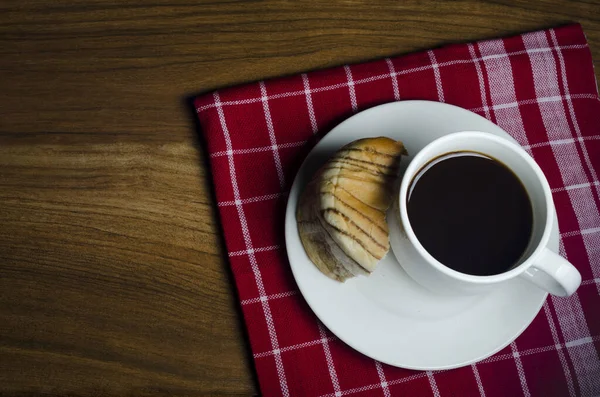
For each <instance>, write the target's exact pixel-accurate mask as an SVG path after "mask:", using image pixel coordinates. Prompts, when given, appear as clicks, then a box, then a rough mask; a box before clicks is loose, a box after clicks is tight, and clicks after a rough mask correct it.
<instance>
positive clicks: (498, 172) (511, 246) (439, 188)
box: [407, 152, 533, 276]
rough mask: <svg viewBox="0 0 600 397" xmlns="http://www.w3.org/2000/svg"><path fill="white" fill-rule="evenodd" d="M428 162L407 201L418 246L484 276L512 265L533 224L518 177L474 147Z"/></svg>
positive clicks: (445, 261) (447, 263) (446, 262)
mask: <svg viewBox="0 0 600 397" xmlns="http://www.w3.org/2000/svg"><path fill="white" fill-rule="evenodd" d="M438 160H439V159H438ZM430 164H433V165H431V166H430V167H431V168H429V169H427V168H425V171H424V172H422V174H421V175H420V177H419V175H417V177H416V178H415V180H413V182H412V186H411V188H409V196H408V202H407V206H408V219H409V220H410V224H411V226H412V228H413V230H414V232H415V234H416V236H417V239H418V240H419V242H420V243H421V244H422V245H423V247H425V249H426V250H427V251H428V252H429V253H430V254H431V255H432V256H433V257H434V258H435V259H437V260H438V261H439V262H441V263H442V264H444V265H445V266H447V267H449V268H451V269H454V270H456V271H459V272H461V273H467V274H473V275H477V276H489V275H494V274H500V273H503V272H505V271H507V270H508V269H510V268H511V267H512V266H513V265H515V264H516V263H517V261H518V260H519V259H520V257H521V256H522V255H523V253H524V252H525V250H526V248H527V245H528V244H529V239H530V237H531V229H532V226H533V214H532V209H531V202H530V200H529V196H528V195H527V191H526V190H525V187H524V186H523V184H522V183H521V181H520V180H519V178H518V177H517V176H516V175H515V174H514V173H513V172H512V171H511V170H510V169H508V168H507V167H506V166H505V165H504V164H502V163H500V162H499V161H496V160H495V159H492V158H489V157H485V156H482V155H479V154H477V153H473V152H460V153H456V154H454V155H453V156H450V157H448V158H445V159H441V160H439V162H438V163H435V160H434V161H433V162H432V163H430ZM426 167H427V166H426ZM411 189H412V191H411Z"/></svg>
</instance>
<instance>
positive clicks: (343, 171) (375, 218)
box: [297, 137, 406, 281]
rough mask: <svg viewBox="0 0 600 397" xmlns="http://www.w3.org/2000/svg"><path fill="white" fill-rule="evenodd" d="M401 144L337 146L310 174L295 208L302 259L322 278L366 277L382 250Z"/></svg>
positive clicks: (363, 142) (381, 139)
mask: <svg viewBox="0 0 600 397" xmlns="http://www.w3.org/2000/svg"><path fill="white" fill-rule="evenodd" d="M403 154H406V150H405V149H404V145H403V144H402V142H399V141H398V142H397V141H394V140H392V139H389V138H385V137H379V138H366V139H360V140H357V141H354V142H352V143H350V144H348V145H346V146H344V147H343V148H342V149H340V150H339V151H338V152H337V153H336V154H335V155H334V156H333V157H332V158H331V159H330V160H329V161H328V162H327V163H326V164H325V165H324V166H323V167H322V168H321V169H320V170H319V171H318V172H317V173H316V175H315V176H314V177H313V179H312V180H311V182H310V183H309V184H308V186H307V187H306V189H305V190H304V192H303V194H302V196H301V198H300V204H299V205H298V210H297V220H298V230H299V233H300V239H301V240H302V244H303V246H304V249H305V250H306V253H307V254H308V257H309V258H310V259H311V261H312V262H313V263H314V264H315V265H316V266H317V268H318V269H319V270H320V271H321V272H322V273H323V274H325V275H327V276H328V277H330V278H332V279H334V280H338V281H345V280H346V279H348V278H350V277H353V276H356V275H359V274H362V275H368V274H369V273H371V272H372V271H373V270H375V266H376V265H377V263H378V262H379V261H380V260H381V259H382V258H383V257H384V256H385V255H386V254H387V252H388V250H389V248H390V243H389V232H388V226H387V223H386V220H385V213H386V210H387V208H388V207H389V205H390V202H391V199H392V190H393V183H394V180H395V179H396V177H397V174H398V166H399V163H400V158H401V156H402V155H403Z"/></svg>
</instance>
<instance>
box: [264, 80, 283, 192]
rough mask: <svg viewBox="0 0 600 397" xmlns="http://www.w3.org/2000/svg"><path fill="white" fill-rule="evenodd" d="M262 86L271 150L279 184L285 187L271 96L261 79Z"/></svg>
mask: <svg viewBox="0 0 600 397" xmlns="http://www.w3.org/2000/svg"><path fill="white" fill-rule="evenodd" d="M258 85H259V86H260V94H261V95H262V104H263V111H264V113H265V121H266V123H267V130H269V140H270V141H271V150H273V160H274V161H275V168H276V169H277V177H278V178H279V186H281V188H282V189H283V188H284V187H285V177H284V175H283V167H282V166H281V159H280V158H279V149H278V148H277V139H276V138H275V129H274V128H273V120H272V119H271V110H270V109H269V97H268V96H267V87H266V86H265V82H264V81H261V82H260V83H258Z"/></svg>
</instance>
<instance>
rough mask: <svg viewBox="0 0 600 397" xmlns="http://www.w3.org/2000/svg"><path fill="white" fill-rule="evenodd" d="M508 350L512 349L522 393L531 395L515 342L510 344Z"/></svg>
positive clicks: (528, 396) (526, 396)
mask: <svg viewBox="0 0 600 397" xmlns="http://www.w3.org/2000/svg"><path fill="white" fill-rule="evenodd" d="M510 350H511V351H512V355H513V358H514V361H515V365H516V366H517V373H518V374H519V381H520V382H521V389H522V390H523V395H524V396H525V397H531V393H530V392H529V386H527V378H526V377H525V369H523V362H522V361H521V356H520V355H519V350H518V349H517V344H516V343H515V342H513V343H511V344H510Z"/></svg>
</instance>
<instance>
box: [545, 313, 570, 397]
mask: <svg viewBox="0 0 600 397" xmlns="http://www.w3.org/2000/svg"><path fill="white" fill-rule="evenodd" d="M544 314H545V315H546V319H547V321H548V325H549V326H550V333H551V334H552V340H553V341H554V344H555V345H556V351H557V353H558V359H559V360H560V365H561V366H562V369H563V372H564V374H565V379H566V380H567V387H568V389H569V396H571V397H575V395H576V393H575V386H574V385H573V377H572V376H571V370H570V369H569V364H568V363H567V358H566V357H565V352H564V351H563V350H562V349H561V348H560V347H559V346H560V339H558V332H557V331H556V325H554V320H553V319H552V313H551V312H550V306H549V305H548V301H546V302H544Z"/></svg>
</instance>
